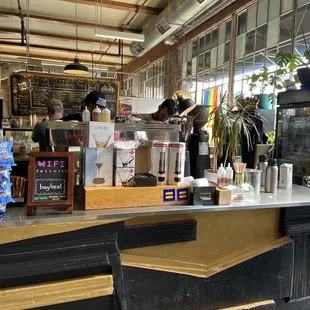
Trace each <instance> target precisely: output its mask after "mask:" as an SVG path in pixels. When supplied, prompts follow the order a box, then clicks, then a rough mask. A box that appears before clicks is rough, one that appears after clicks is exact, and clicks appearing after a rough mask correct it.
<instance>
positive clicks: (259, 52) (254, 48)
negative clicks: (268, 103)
mask: <svg viewBox="0 0 310 310" xmlns="http://www.w3.org/2000/svg"><path fill="white" fill-rule="evenodd" d="M293 14H294V13H293V0H269V1H268V0H260V1H258V2H257V3H256V4H254V5H252V6H250V7H249V8H248V9H247V10H246V11H244V12H241V13H240V14H239V15H238V17H237V36H236V51H235V57H236V64H235V72H234V94H235V95H237V94H241V93H243V94H247V93H248V92H249V91H248V89H249V87H248V81H247V78H248V77H249V76H251V75H252V74H253V73H254V72H259V71H260V70H261V69H262V68H264V67H267V68H268V71H270V72H273V71H275V70H276V64H275V56H276V54H277V53H278V52H279V51H285V52H291V51H292V39H293V29H294V26H293V21H294V16H293ZM274 91H275V90H274V89H273V87H271V86H270V87H267V88H266V89H265V90H264V92H265V93H273V92H274ZM261 92H262V88H261V87H260V85H258V87H257V89H254V90H253V94H260V93H261Z"/></svg>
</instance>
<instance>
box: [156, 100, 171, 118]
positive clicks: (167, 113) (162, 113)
mask: <svg viewBox="0 0 310 310" xmlns="http://www.w3.org/2000/svg"><path fill="white" fill-rule="evenodd" d="M175 113H176V105H175V101H174V100H173V99H166V100H165V101H164V102H163V103H162V104H161V105H160V106H159V107H158V110H157V112H156V119H157V120H158V121H160V122H165V121H167V120H168V118H169V117H171V116H173V115H174V114H175Z"/></svg>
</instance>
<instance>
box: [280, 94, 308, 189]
mask: <svg viewBox="0 0 310 310" xmlns="http://www.w3.org/2000/svg"><path fill="white" fill-rule="evenodd" d="M276 157H277V158H278V162H279V164H280V165H281V164H283V163H291V164H293V167H294V172H293V183H294V184H298V185H302V184H303V180H305V179H306V178H307V177H309V176H310V91H307V90H296V91H287V92H282V93H279V95H278V108H277V128H276Z"/></svg>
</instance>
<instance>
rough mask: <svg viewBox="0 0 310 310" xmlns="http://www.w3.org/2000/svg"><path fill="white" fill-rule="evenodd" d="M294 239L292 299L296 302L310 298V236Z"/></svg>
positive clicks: (300, 236) (295, 237)
mask: <svg viewBox="0 0 310 310" xmlns="http://www.w3.org/2000/svg"><path fill="white" fill-rule="evenodd" d="M293 239H294V269H293V283H292V295H291V299H293V300H294V299H300V298H304V297H307V296H310V235H299V236H294V237H293ZM309 309H310V306H309Z"/></svg>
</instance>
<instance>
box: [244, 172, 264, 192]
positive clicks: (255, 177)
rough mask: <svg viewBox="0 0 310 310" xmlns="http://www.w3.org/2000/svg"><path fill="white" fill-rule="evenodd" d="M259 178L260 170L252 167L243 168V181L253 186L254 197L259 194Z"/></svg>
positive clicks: (260, 176) (260, 175)
mask: <svg viewBox="0 0 310 310" xmlns="http://www.w3.org/2000/svg"><path fill="white" fill-rule="evenodd" d="M261 178H262V171H261V170H254V169H246V170H245V182H246V183H249V184H251V185H252V186H253V188H254V195H255V197H257V196H259V195H260V185H261Z"/></svg>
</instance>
